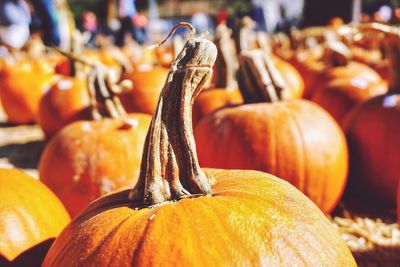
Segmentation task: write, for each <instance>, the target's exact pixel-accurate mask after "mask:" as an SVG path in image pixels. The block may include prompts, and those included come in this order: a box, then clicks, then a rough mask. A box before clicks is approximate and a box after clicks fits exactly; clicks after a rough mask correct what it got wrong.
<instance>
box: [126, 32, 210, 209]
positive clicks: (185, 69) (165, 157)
mask: <svg viewBox="0 0 400 267" xmlns="http://www.w3.org/2000/svg"><path fill="white" fill-rule="evenodd" d="M216 54H217V50H216V47H215V45H214V44H213V43H211V42H210V41H208V40H205V39H203V38H191V39H189V40H188V41H187V42H186V44H185V46H184V48H183V50H182V51H181V53H180V54H179V55H178V57H177V59H176V60H175V62H174V63H173V64H172V67H171V70H170V72H169V74H168V77H167V81H166V83H165V85H164V88H163V89H162V92H161V95H160V98H159V100H158V105H157V109H156V111H155V113H154V116H153V119H152V122H151V125H150V128H149V131H148V133H147V137H146V141H145V146H144V150H143V156H142V165H141V171H140V176H139V180H138V183H137V184H136V186H135V187H134V189H133V190H132V191H131V194H130V199H131V200H132V201H140V202H142V203H143V204H144V205H145V206H152V205H157V204H160V203H163V202H166V201H169V200H177V199H180V198H182V197H183V196H186V195H190V194H202V195H206V194H210V193H211V182H210V179H209V178H208V177H207V176H206V174H205V173H204V172H203V171H202V169H201V168H200V166H199V163H198V159H197V154H196V146H195V141H194V137H193V130H192V104H193V102H194V99H195V98H196V96H197V95H198V94H199V93H200V90H201V89H202V86H203V85H204V83H205V82H206V81H207V79H208V78H209V77H210V76H211V74H212V66H213V64H214V62H215V59H216Z"/></svg>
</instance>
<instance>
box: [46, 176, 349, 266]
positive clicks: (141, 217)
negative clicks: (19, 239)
mask: <svg viewBox="0 0 400 267" xmlns="http://www.w3.org/2000/svg"><path fill="white" fill-rule="evenodd" d="M205 171H206V172H208V173H211V174H213V176H214V177H215V178H216V181H217V183H216V184H215V185H214V187H213V192H214V193H213V195H212V196H210V197H198V198H192V199H183V200H180V201H178V202H169V203H166V204H164V205H161V206H158V207H155V208H144V209H140V210H135V209H134V207H135V206H136V205H135V204H134V203H133V204H132V203H129V202H128V201H127V198H128V193H129V190H125V191H120V192H119V193H114V194H111V195H108V196H106V197H104V198H102V199H99V200H97V201H96V202H94V203H92V204H91V206H90V207H89V208H88V209H87V210H86V211H85V212H83V213H82V214H81V215H80V216H79V217H78V218H76V219H75V220H74V221H73V222H72V223H71V224H70V225H69V226H68V227H67V228H66V229H65V230H64V231H63V233H62V234H61V235H60V237H59V238H58V239H57V240H56V241H55V242H54V244H53V246H52V247H51V249H50V251H49V253H48V254H47V257H46V259H45V262H44V264H43V266H44V267H48V266H57V267H63V266H68V267H73V266H121V267H122V266H257V265H263V266H356V264H355V262H354V259H353V257H352V255H351V253H350V251H349V249H348V248H347V247H346V245H345V244H344V242H343V241H342V240H341V238H340V237H339V235H338V233H337V232H336V231H335V230H334V228H333V227H332V226H331V225H330V222H329V221H328V220H327V219H326V217H325V216H324V215H323V214H322V213H321V212H320V211H319V210H318V208H317V207H316V206H315V205H314V204H313V203H312V202H311V201H309V200H308V199H307V198H306V197H304V195H303V194H301V193H299V192H298V190H296V189H295V188H294V187H292V186H291V185H289V184H288V183H286V182H284V181H283V180H281V179H277V178H276V177H273V176H272V175H269V174H266V173H260V172H254V171H231V170H229V171H224V170H211V169H209V170H207V169H206V170H205Z"/></svg>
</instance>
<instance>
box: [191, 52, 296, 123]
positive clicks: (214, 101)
mask: <svg viewBox="0 0 400 267" xmlns="http://www.w3.org/2000/svg"><path fill="white" fill-rule="evenodd" d="M272 59H273V61H274V63H275V64H276V68H277V70H278V71H279V72H280V73H281V74H282V78H283V79H284V81H285V82H286V83H287V85H288V87H287V90H286V91H285V98H286V99H296V98H301V96H302V95H303V91H304V81H303V79H302V78H301V76H300V74H299V72H298V71H297V70H296V69H295V68H294V67H293V66H292V65H290V64H289V63H287V62H286V61H284V60H282V59H279V58H278V57H273V58H272ZM241 103H243V98H242V96H241V94H240V91H239V89H238V88H235V89H231V90H229V89H225V88H213V89H208V90H204V91H202V92H201V93H200V95H199V96H198V97H197V98H196V101H195V103H194V105H193V125H196V124H197V123H198V122H199V121H200V120H201V119H202V118H204V117H205V116H206V115H207V114H210V113H212V112H214V111H216V110H218V109H221V108H223V107H226V106H231V105H237V104H241Z"/></svg>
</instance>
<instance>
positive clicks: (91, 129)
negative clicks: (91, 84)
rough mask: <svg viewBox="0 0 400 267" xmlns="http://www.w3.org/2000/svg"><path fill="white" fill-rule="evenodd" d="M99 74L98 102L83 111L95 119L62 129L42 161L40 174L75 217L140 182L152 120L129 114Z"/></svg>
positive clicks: (85, 115)
mask: <svg viewBox="0 0 400 267" xmlns="http://www.w3.org/2000/svg"><path fill="white" fill-rule="evenodd" d="M100 79H101V78H100V76H99V77H97V84H98V85H99V86H97V87H96V96H97V101H98V102H97V105H95V106H93V105H91V106H90V107H88V108H86V109H84V110H82V111H81V113H83V114H84V117H87V118H90V117H91V116H92V118H93V119H94V121H88V120H86V121H77V122H74V123H72V124H70V125H68V126H66V127H65V128H63V129H62V130H61V131H60V132H59V133H58V134H56V135H55V136H54V137H53V139H52V140H51V141H50V142H49V143H48V145H47V146H46V148H45V150H44V152H43V154H42V157H41V159H40V162H39V173H40V179H41V180H42V181H43V182H44V183H45V184H46V185H47V186H49V187H50V188H51V189H52V190H53V191H54V192H55V193H56V194H57V196H58V197H59V198H60V199H61V200H62V202H63V203H64V205H65V206H66V208H67V210H68V211H69V212H70V214H71V215H72V216H75V215H76V214H77V213H79V212H80V211H82V210H83V209H84V208H85V207H86V206H87V205H88V204H89V203H90V202H91V201H92V200H94V199H96V198H98V197H100V196H102V195H104V194H107V193H109V192H111V191H112V190H114V189H116V188H119V187H121V186H123V185H127V184H131V183H132V182H134V181H135V179H134V178H135V177H137V174H138V171H139V168H140V160H141V152H142V149H143V144H144V139H145V136H146V132H147V128H148V126H149V123H150V120H151V117H150V116H148V115H146V114H140V113H138V114H128V115H125V113H124V110H123V108H122V106H121V104H120V103H119V102H118V99H117V98H115V96H114V95H113V94H112V92H111V90H110V88H109V87H106V88H102V89H100V88H101V84H103V82H101V81H100ZM106 84H107V86H109V84H108V83H106ZM97 90H98V91H97ZM102 93H106V95H102ZM100 96H101V97H100ZM91 101H94V100H93V99H92V100H91ZM104 116H108V117H111V118H103V117H104Z"/></svg>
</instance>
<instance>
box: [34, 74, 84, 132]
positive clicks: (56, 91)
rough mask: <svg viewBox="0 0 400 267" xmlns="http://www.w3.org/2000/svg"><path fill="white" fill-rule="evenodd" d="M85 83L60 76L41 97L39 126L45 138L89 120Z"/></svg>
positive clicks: (77, 78) (82, 80) (73, 78)
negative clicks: (69, 125)
mask: <svg viewBox="0 0 400 267" xmlns="http://www.w3.org/2000/svg"><path fill="white" fill-rule="evenodd" d="M86 83H87V81H86V79H84V78H80V77H68V76H61V77H60V78H59V79H58V81H57V82H56V83H55V84H54V85H53V86H52V87H51V88H50V90H48V91H47V92H46V94H45V95H44V96H43V97H42V99H41V101H40V105H39V124H40V127H41V128H42V130H43V131H44V133H45V134H46V136H47V137H52V136H53V135H55V134H56V133H57V132H58V131H59V130H61V129H62V128H63V127H64V126H66V125H67V124H69V123H71V122H74V121H77V120H81V119H89V118H88V114H86V113H85V111H84V110H85V108H87V107H88V106H89V104H90V103H89V94H88V89H87V84H86Z"/></svg>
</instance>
